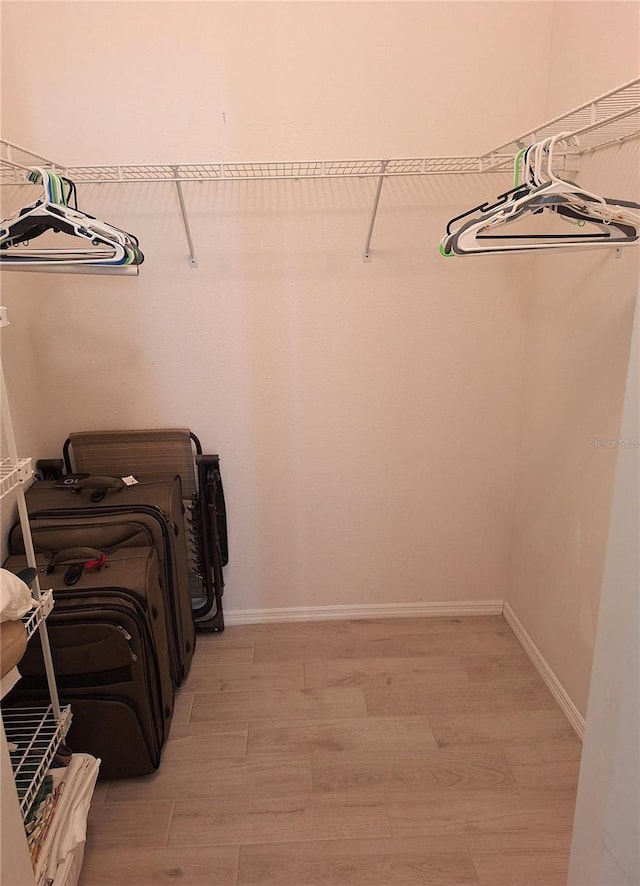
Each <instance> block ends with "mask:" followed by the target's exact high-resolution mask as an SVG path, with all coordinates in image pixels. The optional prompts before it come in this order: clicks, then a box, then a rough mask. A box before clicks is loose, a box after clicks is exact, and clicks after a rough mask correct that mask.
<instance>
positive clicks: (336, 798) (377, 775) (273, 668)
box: [81, 616, 581, 886]
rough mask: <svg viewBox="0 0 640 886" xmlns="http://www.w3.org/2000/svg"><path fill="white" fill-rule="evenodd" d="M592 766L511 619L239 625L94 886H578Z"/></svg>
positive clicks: (181, 699)
mask: <svg viewBox="0 0 640 886" xmlns="http://www.w3.org/2000/svg"><path fill="white" fill-rule="evenodd" d="M580 751H581V745H580V742H579V740H578V739H577V738H576V736H575V734H574V732H573V730H572V729H571V727H570V726H569V725H568V723H567V721H566V719H565V717H564V715H563V714H562V712H561V711H560V709H559V708H558V706H557V704H556V702H555V700H554V699H553V697H552V696H551V694H550V692H549V691H548V690H547V688H546V687H545V685H544V683H543V682H542V680H541V678H540V677H539V675H538V674H537V672H536V670H535V669H534V667H533V665H532V664H531V663H530V661H529V659H528V658H527V656H526V654H525V653H524V652H523V650H522V648H521V647H520V645H519V643H518V641H517V640H516V638H515V636H514V635H513V633H512V632H511V630H510V628H509V627H508V625H507V623H506V622H505V621H504V619H502V617H500V616H495V617H482V618H424V619H387V620H379V621H352V622H346V621H345V622H340V621H339V622H315V623H304V624H300V623H296V624H272V625H250V626H236V627H228V628H227V629H226V631H225V632H224V633H223V634H221V635H210V636H206V635H200V637H199V640H198V648H197V651H196V656H195V658H194V664H193V668H192V671H191V674H190V676H189V678H188V680H187V682H186V684H185V686H184V688H183V689H182V690H181V691H180V694H179V696H178V700H177V708H176V714H175V717H174V720H173V725H172V728H171V734H170V737H169V741H168V743H167V745H166V748H165V751H164V755H163V760H162V765H161V767H160V769H159V771H158V772H157V773H154V774H153V775H151V776H147V777H145V778H138V779H131V780H126V781H114V782H112V783H110V784H105V783H99V785H98V788H97V791H96V795H95V798H94V804H93V807H92V810H91V813H90V819H89V834H88V841H87V850H86V855H85V863H84V868H83V874H82V878H81V886H104V884H111V886H113V884H118V886H126V884H131V886H146V884H175V883H180V884H182V886H210V884H219V886H263V884H264V886H312V884H313V886H395V884H402V886H413V884H415V886H454V884H455V886H565V883H566V872H567V865H568V854H569V844H570V837H571V823H572V817H573V807H574V800H575V792H576V784H577V776H578V766H579V759H580Z"/></svg>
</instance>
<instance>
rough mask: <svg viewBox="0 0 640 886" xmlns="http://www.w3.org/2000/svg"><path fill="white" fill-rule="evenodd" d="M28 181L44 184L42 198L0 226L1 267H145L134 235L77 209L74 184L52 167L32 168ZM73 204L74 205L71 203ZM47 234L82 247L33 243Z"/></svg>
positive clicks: (27, 268)
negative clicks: (58, 235)
mask: <svg viewBox="0 0 640 886" xmlns="http://www.w3.org/2000/svg"><path fill="white" fill-rule="evenodd" d="M27 181H30V182H33V183H34V184H40V183H41V184H42V186H43V193H42V196H41V197H40V198H39V199H38V200H36V201H35V203H31V204H30V205H29V206H25V207H24V208H22V209H20V210H19V211H18V212H17V213H16V214H15V215H13V216H12V217H11V218H8V219H5V220H4V221H2V222H0V264H1V265H5V266H13V267H24V268H25V270H31V269H33V268H36V267H40V268H42V267H49V268H52V269H55V268H60V269H65V268H68V269H73V268H77V267H78V266H80V267H83V266H85V267H103V268H104V267H121V268H125V267H128V266H136V265H140V264H142V262H143V261H144V255H143V254H142V252H141V251H140V246H139V243H138V240H137V238H136V237H134V236H133V234H129V233H127V232H126V231H122V230H121V229H120V228H116V227H114V226H113V225H110V224H107V223H106V222H103V221H100V220H98V219H97V218H94V216H92V215H88V214H87V213H86V212H82V211H81V210H79V209H78V201H77V194H76V187H75V185H74V183H73V182H72V181H70V180H69V179H68V178H65V177H64V176H60V175H57V174H56V173H54V172H51V171H50V170H48V169H41V168H40V167H33V168H32V169H31V170H30V171H29V172H28V173H27ZM72 200H73V204H74V205H73V206H71V205H70V203H71V201H72ZM48 231H54V232H56V233H58V232H63V233H65V234H70V235H71V236H73V237H78V238H80V239H81V240H82V241H84V242H83V244H81V246H80V248H77V249H76V248H73V245H72V246H71V247H69V246H66V247H63V248H57V249H54V248H37V247H35V248H34V247H33V246H31V245H30V244H31V241H33V240H35V239H36V238H38V237H39V236H40V235H41V234H44V233H46V232H48Z"/></svg>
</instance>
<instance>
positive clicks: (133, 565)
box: [5, 546, 174, 778]
mask: <svg viewBox="0 0 640 886" xmlns="http://www.w3.org/2000/svg"><path fill="white" fill-rule="evenodd" d="M36 560H37V566H38V569H39V570H40V571H41V572H42V573H43V575H42V579H41V581H43V583H44V582H45V581H46V584H48V585H49V586H51V587H53V589H54V597H55V606H54V608H53V611H52V612H51V613H50V615H49V617H48V619H47V628H48V635H49V640H50V645H51V653H52V658H53V666H54V669H55V672H56V681H57V685H58V690H59V695H60V701H61V703H63V704H71V706H72V711H73V719H72V724H71V728H70V730H69V733H68V739H67V740H68V743H69V744H70V745H71V746H72V747H78V748H82V749H83V751H86V752H88V753H90V754H93V755H94V756H96V757H99V758H100V759H101V760H102V765H101V767H100V776H101V778H122V777H129V776H134V775H145V774H148V773H150V772H153V771H154V770H155V769H157V768H158V766H159V765H160V756H161V751H162V746H163V744H164V741H165V739H166V737H167V735H168V731H169V725H170V722H171V716H172V713H173V701H174V690H173V683H172V679H171V672H170V666H169V650H168V645H167V627H166V624H165V620H164V606H163V594H162V591H161V589H160V583H159V574H158V556H157V553H156V550H155V548H154V547H150V546H146V547H123V548H120V549H119V550H117V551H114V552H113V553H109V554H108V555H105V554H104V552H101V551H96V550H93V549H91V548H76V549H72V550H67V551H61V552H59V553H58V554H56V555H55V556H54V557H49V556H47V555H44V554H37V555H36ZM25 563H26V559H25V557H24V556H19V555H14V556H11V557H9V559H8V560H7V561H6V563H5V568H6V569H9V570H11V571H12V572H18V571H19V570H20V569H22V568H24V566H25ZM20 673H21V675H22V679H21V680H20V682H19V683H18V685H17V688H16V690H14V694H13V696H10V697H9V701H10V702H11V701H19V702H20V704H24V703H25V702H27V703H37V702H38V701H39V700H42V699H43V698H46V697H47V696H46V693H47V684H46V677H45V671H44V660H43V657H42V649H41V647H40V637H39V634H35V635H34V637H33V638H32V640H31V643H30V644H29V646H28V648H27V651H26V653H25V655H24V656H23V658H22V661H21V662H20Z"/></svg>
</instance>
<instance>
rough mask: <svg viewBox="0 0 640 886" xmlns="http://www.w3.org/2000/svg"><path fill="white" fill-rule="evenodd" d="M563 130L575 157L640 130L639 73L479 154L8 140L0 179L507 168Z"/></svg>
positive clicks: (0, 152)
mask: <svg viewBox="0 0 640 886" xmlns="http://www.w3.org/2000/svg"><path fill="white" fill-rule="evenodd" d="M561 132H570V133H571V134H572V135H576V136H578V138H579V140H580V145H579V147H578V148H574V149H572V150H571V154H572V155H576V154H578V155H581V154H586V153H591V152H593V151H597V150H599V149H601V148H604V147H607V146H610V145H613V144H622V143H624V142H626V141H628V140H629V139H633V138H637V137H638V136H639V135H640V77H637V78H636V79H635V80H631V81H629V82H628V83H625V84H623V85H622V86H619V87H617V88H616V89H613V90H610V91H609V92H606V93H604V94H603V95H600V96H598V97H597V98H594V99H592V100H591V101H589V102H585V104H583V105H579V106H578V107H577V108H574V109H573V110H571V111H568V112H567V113H565V114H562V115H561V116H559V117H556V118H554V119H553V120H550V121H548V122H547V123H544V124H542V125H540V126H538V127H535V128H534V129H531V130H528V131H527V132H524V133H523V134H522V135H520V136H517V137H516V138H514V139H512V140H511V141H509V142H505V143H504V144H502V145H499V146H498V147H497V148H494V149H493V150H491V151H487V152H486V153H484V154H478V155H474V156H459V157H418V158H416V157H414V158H400V159H398V158H391V159H380V160H313V161H264V162H255V163H236V162H229V163H225V162H216V163H194V164H180V163H178V164H161V165H143V166H125V165H123V166H119V165H109V166H71V167H69V166H65V165H64V164H60V163H56V162H54V161H53V160H50V159H48V158H46V157H43V156H41V155H38V154H35V153H34V152H33V151H30V150H27V149H26V148H21V147H20V146H19V145H15V144H13V143H11V142H8V141H4V140H0V183H1V184H23V183H24V181H25V172H26V171H27V169H28V168H29V167H32V166H41V167H45V168H49V169H52V170H54V171H55V172H58V173H60V174H63V175H66V176H67V177H68V178H70V179H72V180H73V181H74V182H76V184H88V183H102V182H104V183H106V182H151V181H156V182H176V181H178V182H187V181H246V180H254V181H255V180H265V179H304V178H315V179H317V178H328V179H331V178H349V177H358V178H363V177H365V178H366V177H372V178H379V177H380V176H384V177H394V176H410V175H460V174H477V173H483V172H506V171H509V170H510V168H511V166H512V164H513V158H514V156H515V154H517V152H518V151H519V150H520V149H521V148H523V147H526V146H527V145H529V144H533V143H534V142H536V141H540V140H542V139H544V138H548V137H549V136H552V135H557V134H559V133H561Z"/></svg>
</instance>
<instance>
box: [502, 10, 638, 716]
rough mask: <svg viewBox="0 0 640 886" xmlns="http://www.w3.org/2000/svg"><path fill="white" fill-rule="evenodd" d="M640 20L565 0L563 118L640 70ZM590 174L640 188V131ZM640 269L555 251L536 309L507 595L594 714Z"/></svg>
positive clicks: (588, 165) (558, 44)
mask: <svg viewBox="0 0 640 886" xmlns="http://www.w3.org/2000/svg"><path fill="white" fill-rule="evenodd" d="M639 20H640V6H639V5H638V4H636V3H615V2H614V3H609V2H604V3H600V2H594V3H574V2H567V3H558V4H555V14H554V23H553V34H554V37H553V50H552V55H551V78H550V84H551V85H550V97H549V108H548V115H549V117H551V116H552V115H553V114H557V113H559V112H561V111H562V106H560V104H559V102H560V101H562V102H564V107H565V108H571V107H575V106H576V105H578V104H580V103H582V102H584V101H587V100H588V99H589V98H590V97H592V96H595V95H597V94H598V93H601V92H604V91H606V90H607V89H609V88H613V87H614V86H615V85H616V83H623V82H626V81H628V80H631V79H632V78H633V77H636V76H638V67H639V64H640V56H639V53H638V47H639V46H640V25H639ZM590 43H591V44H593V45H595V44H597V46H598V57H599V58H600V59H602V65H599V66H597V68H594V66H593V65H592V63H591V60H590V59H589V58H588V54H587V55H585V53H584V51H583V50H584V46H585V45H589V44H590ZM603 70H606V72H607V78H608V79H607V81H606V82H604V81H603V79H602V76H603V75H602V72H603ZM609 71H611V76H609ZM598 78H600V79H598ZM598 83H599V84H600V85H599V86H598ZM579 181H580V182H581V183H582V184H583V185H584V186H585V187H588V188H590V189H591V190H593V191H595V192H597V193H601V194H604V195H605V196H611V197H622V196H623V195H625V194H626V195H627V196H629V197H630V198H631V199H633V197H634V195H635V197H636V199H637V198H638V195H640V153H639V145H638V141H637V140H636V141H634V142H629V143H627V144H626V145H623V146H615V147H612V148H608V149H606V150H603V151H601V152H598V153H596V154H594V155H592V156H590V157H587V158H585V159H583V161H582V164H581V168H580V172H579ZM639 268H640V263H639V257H638V254H637V250H629V249H627V250H626V251H625V252H624V253H623V257H622V258H621V259H620V260H618V259H616V258H615V257H614V254H613V251H609V250H605V251H603V252H591V253H570V254H563V255H557V256H553V255H550V256H541V257H540V258H539V259H538V260H537V261H536V264H535V269H534V276H533V281H532V282H533V295H532V299H531V310H530V313H529V316H528V318H527V340H526V358H525V367H524V383H523V388H522V397H521V403H522V410H521V426H520V435H519V440H520V442H519V454H518V466H517V474H516V487H515V506H514V513H513V530H512V531H513V534H512V543H511V565H510V573H509V576H510V577H509V590H508V593H507V600H508V602H509V604H510V605H511V607H512V608H513V609H514V611H515V612H516V615H517V616H518V618H519V619H520V621H521V622H522V623H523V624H524V625H525V627H526V629H527V631H528V633H529V635H530V636H531V638H532V639H533V641H534V643H535V644H536V645H537V647H538V649H539V650H540V652H541V653H542V655H543V656H544V658H545V659H546V661H547V663H548V664H549V666H550V667H551V669H552V670H553V671H554V673H555V674H556V676H557V678H558V679H559V681H560V683H561V684H562V686H563V687H564V689H565V690H566V692H567V693H568V695H569V697H570V699H571V700H572V701H573V703H574V704H575V705H576V706H577V708H578V709H579V711H580V712H581V713H582V714H583V715H584V713H585V710H586V703H587V694H588V689H589V677H590V673H591V661H592V656H593V646H594V638H595V631H596V625H597V620H598V605H599V599H600V587H601V583H602V575H603V568H604V557H605V549H606V540H607V528H608V521H609V513H610V506H611V496H612V490H613V477H614V469H615V460H616V449H615V448H613V447H612V446H611V445H610V444H608V443H607V442H606V441H613V440H617V438H618V436H619V430H620V421H621V414H622V402H623V395H624V385H625V378H626V372H627V362H628V355H629V346H630V340H631V330H632V317H633V310H634V304H635V297H636V290H637V281H638V274H639Z"/></svg>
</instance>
